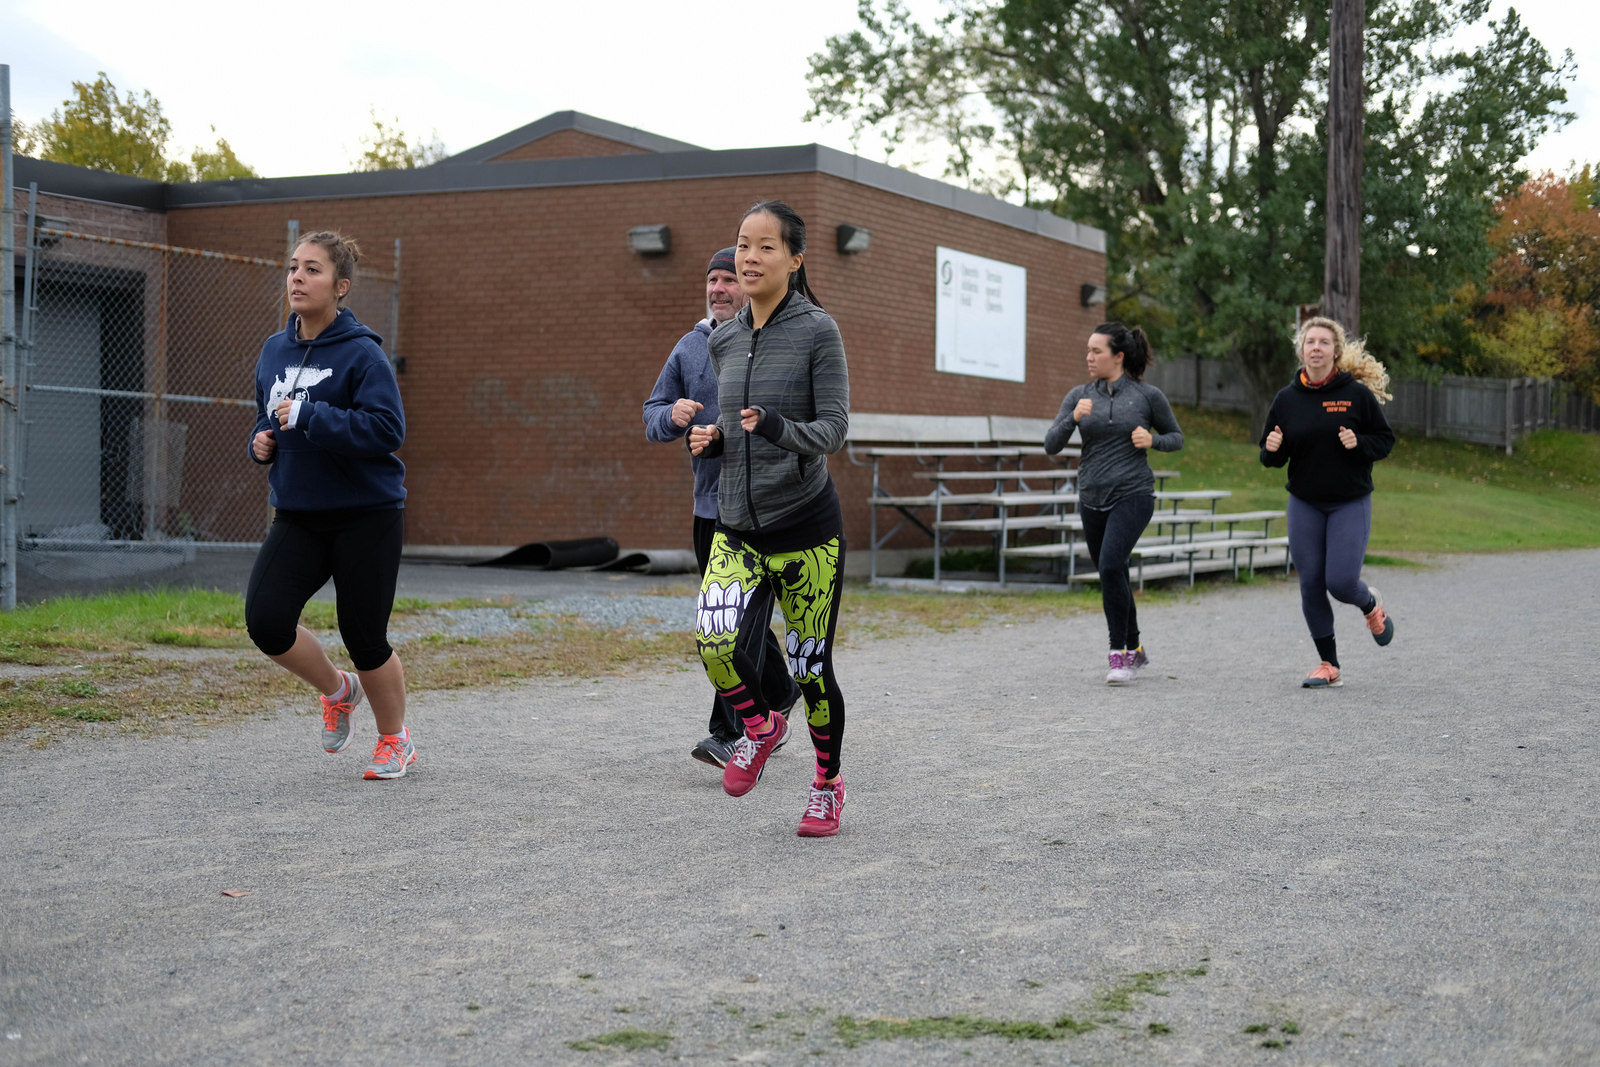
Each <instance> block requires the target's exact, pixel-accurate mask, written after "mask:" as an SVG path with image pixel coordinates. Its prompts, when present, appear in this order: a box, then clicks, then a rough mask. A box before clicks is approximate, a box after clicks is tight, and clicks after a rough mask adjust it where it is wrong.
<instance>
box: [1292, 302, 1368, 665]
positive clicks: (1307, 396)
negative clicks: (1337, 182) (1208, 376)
mask: <svg viewBox="0 0 1600 1067" xmlns="http://www.w3.org/2000/svg"><path fill="white" fill-rule="evenodd" d="M1295 351H1296V353H1297V354H1298V355H1299V357H1300V370H1299V371H1298V372H1296V374H1295V376H1294V381H1292V382H1290V383H1289V384H1288V385H1287V386H1285V387H1284V388H1283V389H1282V390H1280V391H1279V392H1278V395H1277V397H1276V398H1275V399H1274V400H1273V401H1272V408H1271V410H1270V411H1268V412H1267V424H1266V426H1265V427H1263V428H1262V431H1261V462H1262V464H1263V465H1264V466H1267V467H1281V466H1283V465H1284V464H1286V463H1287V464H1288V465H1289V552H1290V554H1291V555H1292V556H1293V557H1294V566H1295V569H1296V570H1297V571H1299V572H1300V610H1301V612H1302V613H1303V614H1304V615H1305V619H1306V625H1307V626H1308V627H1309V628H1310V630H1311V639H1312V641H1313V642H1315V643H1316V646H1317V654H1318V655H1319V656H1320V657H1321V659H1322V662H1321V663H1319V664H1318V665H1317V667H1316V669H1315V670H1313V671H1312V672H1311V673H1310V674H1309V675H1307V676H1306V679H1305V681H1303V682H1301V683H1300V684H1301V685H1302V686H1304V687H1305V688H1307V689H1328V688H1332V687H1334V686H1338V685H1343V684H1344V682H1343V681H1342V680H1341V679H1340V677H1339V654H1338V652H1337V651H1336V649H1335V647H1334V640H1333V606H1332V605H1331V604H1329V603H1328V595H1329V594H1330V593H1331V594H1332V595H1333V598H1334V599H1335V600H1339V601H1342V602H1343V603H1346V604H1354V605H1355V606H1356V607H1358V608H1360V609H1361V612H1362V614H1363V615H1364V616H1365V617H1366V623H1367V629H1368V630H1369V631H1371V633H1372V637H1373V640H1375V641H1377V642H1378V644H1380V645H1387V644H1388V643H1389V642H1390V641H1391V640H1393V639H1394V620H1392V619H1390V618H1389V615H1388V613H1387V612H1386V611H1385V610H1384V607H1383V598H1382V597H1381V596H1379V595H1378V591H1377V590H1376V589H1372V588H1369V587H1368V585H1367V584H1366V583H1365V582H1363V581H1362V580H1361V562H1362V560H1363V559H1364V558H1365V556H1366V552H1367V538H1368V536H1369V535H1370V534H1371V533H1372V464H1373V463H1374V462H1376V461H1378V460H1380V459H1383V458H1384V457H1385V456H1387V455H1388V454H1389V452H1390V450H1391V449H1393V448H1394V431H1393V430H1391V429H1389V420H1388V419H1386V418H1384V417H1383V407H1382V403H1383V401H1385V400H1387V399H1389V394H1388V392H1387V391H1386V389H1387V387H1388V384H1389V373H1388V371H1386V370H1384V368H1383V364H1382V363H1379V362H1378V361H1377V360H1375V359H1373V358H1372V357H1371V356H1369V355H1368V354H1367V353H1366V352H1365V350H1364V349H1363V347H1362V344H1361V342H1360V341H1347V340H1346V339H1345V335H1344V328H1343V327H1342V326H1340V325H1339V324H1338V323H1337V322H1334V321H1333V320H1332V319H1324V318H1313V319H1309V320H1307V321H1306V323H1305V325H1303V326H1301V327H1300V333H1299V334H1298V336H1296V338H1295Z"/></svg>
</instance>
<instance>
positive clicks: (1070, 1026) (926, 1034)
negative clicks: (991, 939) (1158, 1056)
mask: <svg viewBox="0 0 1600 1067" xmlns="http://www.w3.org/2000/svg"><path fill="white" fill-rule="evenodd" d="M1093 1029H1094V1024H1093V1023H1080V1022H1077V1021H1075V1020H1073V1018H1072V1017H1071V1016H1068V1015H1063V1016H1062V1017H1061V1018H1060V1019H1057V1020H1056V1021H1055V1023H1053V1024H1045V1023H1041V1022H1034V1021H1032V1020H1026V1019H1024V1020H1016V1019H986V1018H984V1017H982V1016H978V1015H935V1016H930V1017H928V1018H923V1019H884V1018H879V1019H856V1018H855V1017H853V1016H850V1015H841V1016H839V1017H838V1018H837V1019H835V1020H834V1021H833V1031H834V1034H835V1035H836V1036H837V1037H838V1038H839V1040H840V1041H842V1042H844V1044H845V1046H846V1047H847V1048H855V1047H857V1046H858V1045H861V1044H862V1043H863V1042H867V1041H893V1040H909V1039H915V1038H943V1039H947V1040H951V1039H953V1040H962V1039H970V1038H975V1037H1003V1038H1006V1039H1007V1040H1010V1041H1060V1040H1061V1039H1063V1038H1067V1037H1071V1036H1073V1035H1074V1034H1081V1033H1084V1032H1086V1031H1088V1030H1093Z"/></svg>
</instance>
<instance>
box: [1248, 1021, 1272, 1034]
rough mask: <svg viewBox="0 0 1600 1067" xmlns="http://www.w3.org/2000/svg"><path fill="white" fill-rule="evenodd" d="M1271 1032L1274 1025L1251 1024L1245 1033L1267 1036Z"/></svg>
mask: <svg viewBox="0 0 1600 1067" xmlns="http://www.w3.org/2000/svg"><path fill="white" fill-rule="evenodd" d="M1271 1031H1272V1025H1271V1024H1270V1023H1251V1024H1250V1025H1249V1026H1247V1027H1245V1028H1244V1033H1247V1034H1266V1033H1270V1032H1271Z"/></svg>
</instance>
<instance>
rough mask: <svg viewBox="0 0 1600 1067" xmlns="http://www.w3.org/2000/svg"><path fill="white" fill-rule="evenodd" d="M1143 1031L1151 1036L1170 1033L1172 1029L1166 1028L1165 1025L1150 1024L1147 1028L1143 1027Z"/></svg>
mask: <svg viewBox="0 0 1600 1067" xmlns="http://www.w3.org/2000/svg"><path fill="white" fill-rule="evenodd" d="M1145 1029H1146V1030H1148V1031H1149V1032H1150V1033H1152V1034H1170V1033H1172V1027H1170V1026H1168V1025H1167V1024H1166V1023H1151V1024H1150V1025H1149V1026H1147V1027H1145Z"/></svg>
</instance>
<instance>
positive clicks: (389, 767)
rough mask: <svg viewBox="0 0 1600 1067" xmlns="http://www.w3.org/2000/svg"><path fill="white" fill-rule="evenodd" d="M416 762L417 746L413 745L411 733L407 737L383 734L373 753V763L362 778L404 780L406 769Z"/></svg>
mask: <svg viewBox="0 0 1600 1067" xmlns="http://www.w3.org/2000/svg"><path fill="white" fill-rule="evenodd" d="M416 761H417V746H416V745H414V744H412V743H411V737H410V734H409V733H408V734H407V735H406V736H405V737H401V736H400V735H399V734H382V735H380V736H379V737H378V747H377V748H375V749H374V750H373V752H372V762H371V763H370V764H369V765H368V766H367V772H366V773H365V774H363V775H362V776H361V777H363V778H369V779H376V778H402V777H404V776H405V773H406V768H407V767H409V766H411V765H412V764H413V763H415V762H416Z"/></svg>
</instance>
